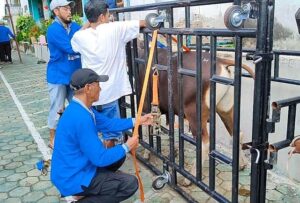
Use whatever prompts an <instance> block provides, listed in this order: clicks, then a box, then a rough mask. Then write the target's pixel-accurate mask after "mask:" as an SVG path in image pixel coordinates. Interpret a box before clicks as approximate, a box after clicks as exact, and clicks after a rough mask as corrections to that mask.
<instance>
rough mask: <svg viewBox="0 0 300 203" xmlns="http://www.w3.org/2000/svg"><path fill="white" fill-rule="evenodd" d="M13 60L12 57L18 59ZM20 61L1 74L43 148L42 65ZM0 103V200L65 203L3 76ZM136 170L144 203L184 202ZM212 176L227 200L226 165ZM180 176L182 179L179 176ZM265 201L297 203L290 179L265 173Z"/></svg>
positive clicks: (246, 185)
mask: <svg viewBox="0 0 300 203" xmlns="http://www.w3.org/2000/svg"><path fill="white" fill-rule="evenodd" d="M16 56H17V55H16V53H14V57H15V58H17V57H16ZM22 57H23V62H24V63H23V64H20V63H19V62H18V61H16V60H15V61H14V63H13V64H5V65H0V67H1V68H0V73H1V74H2V75H3V76H4V77H5V80H7V82H8V83H9V85H10V86H11V88H12V90H13V91H14V93H15V94H16V96H17V98H18V100H19V101H20V103H21V104H22V106H23V108H24V110H25V112H26V114H27V115H28V117H29V118H30V120H31V121H32V122H33V124H34V127H35V128H36V129H37V131H38V132H39V134H40V135H41V137H42V139H43V140H44V141H45V143H46V144H47V143H48V141H49V140H48V136H49V132H48V128H47V116H48V109H49V97H48V90H47V84H46V80H45V73H46V65H45V64H37V59H36V58H34V57H32V56H29V55H22ZM0 104H1V105H0V202H1V203H2V202H13V203H16V202H41V203H45V202H51V203H52V202H53V203H56V202H65V201H64V200H63V199H62V198H60V194H59V193H58V191H57V190H56V188H55V187H54V186H53V185H52V183H51V182H50V181H49V174H48V175H47V176H42V175H41V173H40V171H38V170H37V169H36V167H35V164H36V162H37V161H39V160H40V159H42V158H43V157H42V154H41V152H40V151H39V150H38V148H37V144H36V143H35V141H34V139H33V137H32V135H31V134H30V131H29V130H28V128H27V126H26V124H25V122H24V121H23V119H22V117H21V114H20V112H19V110H18V108H17V107H16V104H15V102H14V100H13V98H12V97H11V95H10V93H9V90H8V88H7V87H6V85H5V84H4V81H3V79H2V78H0ZM163 145H164V146H163V147H162V148H163V150H164V147H165V148H167V147H168V145H167V144H163ZM189 149H190V150H189ZM191 149H192V147H191V148H189V147H187V148H186V150H187V153H186V156H187V157H186V160H188V161H191V160H192V159H193V158H194V156H193V155H192V154H193V153H192V152H193V150H191ZM189 151H190V152H189ZM151 162H152V163H153V164H154V165H157V166H158V167H160V168H161V165H162V163H161V162H160V161H157V160H154V161H153V160H151ZM140 167H141V169H140V172H141V176H142V179H143V183H144V189H145V196H146V201H145V202H149V203H156V202H157V203H164V202H166V203H167V202H172V203H184V202H186V200H184V199H183V198H182V197H181V196H180V195H179V194H178V193H176V192H175V191H173V190H172V189H171V188H170V187H168V186H166V187H165V188H164V189H162V190H160V191H159V192H156V191H154V190H153V189H152V188H151V185H152V181H153V180H154V179H155V176H154V175H153V173H152V172H151V171H150V170H148V169H147V168H146V167H144V166H143V165H141V164H140ZM122 170H123V171H125V172H128V173H131V174H134V169H133V167H132V158H131V157H130V156H128V157H127V160H126V162H125V164H124V166H123V167H122ZM202 171H203V181H204V182H206V183H208V166H207V164H205V163H204V167H203V170H202ZM249 174H250V169H249V168H247V169H245V170H244V171H242V172H241V173H240V177H239V180H240V189H245V191H249V189H250V176H249ZM216 175H217V176H216V191H218V192H219V193H221V194H223V195H224V196H225V197H227V198H230V197H231V180H232V177H231V167H230V166H227V165H224V164H218V165H217V168H216ZM180 178H181V179H182V177H180V176H179V179H180ZM182 188H183V190H184V191H186V192H187V193H188V194H190V195H191V196H192V197H194V198H195V199H196V200H197V201H198V202H200V203H202V202H203V203H204V202H215V200H213V199H212V198H210V197H209V196H208V195H207V194H206V193H204V192H203V191H201V190H200V189H199V188H198V187H196V186H195V185H192V186H190V187H182ZM125 202H126V203H131V202H136V203H138V202H140V201H139V193H138V192H137V193H136V194H135V195H134V196H133V197H132V198H130V199H129V200H126V201H125ZM239 202H250V198H249V195H248V194H247V195H245V194H243V195H240V196H239ZM266 202H278V203H279V202H292V203H293V202H300V189H299V187H298V186H297V185H296V184H291V183H290V182H289V181H286V180H283V179H280V178H278V176H275V175H274V174H273V173H269V174H268V184H267V199H266Z"/></svg>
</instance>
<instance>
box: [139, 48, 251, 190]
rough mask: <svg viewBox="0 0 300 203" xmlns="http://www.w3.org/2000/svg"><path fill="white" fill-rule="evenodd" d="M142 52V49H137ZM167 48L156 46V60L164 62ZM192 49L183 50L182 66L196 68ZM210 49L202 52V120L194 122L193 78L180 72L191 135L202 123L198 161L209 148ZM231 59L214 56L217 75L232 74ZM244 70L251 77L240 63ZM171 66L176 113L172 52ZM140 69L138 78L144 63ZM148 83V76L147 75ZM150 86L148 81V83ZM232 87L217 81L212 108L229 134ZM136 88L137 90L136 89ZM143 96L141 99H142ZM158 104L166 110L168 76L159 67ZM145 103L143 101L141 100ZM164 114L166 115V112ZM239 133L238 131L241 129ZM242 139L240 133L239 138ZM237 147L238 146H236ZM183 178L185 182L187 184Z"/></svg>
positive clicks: (204, 156)
mask: <svg viewBox="0 0 300 203" xmlns="http://www.w3.org/2000/svg"><path fill="white" fill-rule="evenodd" d="M141 53H143V51H142V52H141ZM167 58H168V57H167V50H166V49H158V64H161V65H167ZM195 64H196V52H194V51H191V52H184V53H183V68H185V69H190V70H195V69H196V65H195ZM210 66H211V65H210V53H209V52H202V84H203V92H202V115H201V116H202V123H201V124H200V123H199V124H198V123H197V122H196V88H197V87H196V79H195V78H194V77H189V76H184V77H183V108H184V109H183V110H184V116H185V118H186V119H187V120H188V122H189V125H190V129H191V131H192V134H193V136H194V138H195V135H196V130H197V127H198V126H199V125H201V126H202V147H203V148H202V149H203V153H202V162H203V161H204V160H205V158H206V157H207V154H208V150H209V137H208V136H209V135H208V130H207V122H208V119H209V113H210V112H209V106H210V102H209V101H210V98H209V94H210ZM233 66H234V61H232V60H227V59H222V58H217V65H216V72H217V75H219V76H223V77H227V78H233V77H234V72H233V71H234V70H233V69H234V67H233ZM242 67H243V68H244V69H245V70H247V71H248V72H249V73H250V75H251V76H252V77H253V78H254V73H253V71H252V70H251V68H250V67H248V66H246V65H243V66H242ZM172 68H173V76H172V80H173V85H172V88H173V108H174V113H175V114H177V115H178V113H179V95H178V85H177V70H178V64H177V55H176V54H174V55H173V56H172ZM139 70H140V76H139V78H140V81H141V82H142V81H143V79H144V73H145V67H144V66H142V65H139ZM150 83H152V80H151V78H150ZM150 86H151V87H152V84H150ZM233 90H234V89H233V87H232V86H226V85H220V84H218V85H217V91H216V111H217V113H218V115H219V116H220V118H221V120H222V121H223V123H224V125H225V127H226V129H227V131H228V133H229V134H230V135H231V136H232V135H233ZM139 91H140V90H139ZM146 101H147V99H146V100H145V102H146ZM159 102H160V103H159V108H160V110H161V112H162V114H167V113H168V79H167V71H160V73H159ZM145 105H146V103H145ZM167 117H168V116H167ZM241 134H242V133H241ZM240 143H242V137H241V139H240ZM240 148H241V147H240ZM245 161H246V160H245V157H244V153H243V152H240V168H244V167H245V166H246V162H245ZM195 172H196V169H195V163H194V166H193V168H192V172H191V173H192V174H193V175H195ZM189 183H190V182H189V181H186V184H189Z"/></svg>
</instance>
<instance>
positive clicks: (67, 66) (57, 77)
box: [47, 20, 81, 85]
mask: <svg viewBox="0 0 300 203" xmlns="http://www.w3.org/2000/svg"><path fill="white" fill-rule="evenodd" d="M80 28H81V27H80V25H78V24H77V23H75V22H72V23H70V24H69V30H67V29H65V28H64V27H63V25H62V24H61V23H60V22H59V21H58V20H55V21H54V22H53V23H52V24H51V25H50V26H49V27H48V30H47V43H48V48H49V50H50V60H49V62H48V66H47V82H49V83H52V84H64V85H68V84H69V83H70V79H71V76H72V74H73V73H74V72H75V71H76V70H77V69H79V68H81V60H80V54H78V53H75V52H74V51H73V49H72V46H71V39H72V37H73V35H74V34H75V32H77V31H78V30H79V29H80Z"/></svg>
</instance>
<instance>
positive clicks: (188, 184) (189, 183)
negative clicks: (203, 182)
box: [179, 178, 192, 187]
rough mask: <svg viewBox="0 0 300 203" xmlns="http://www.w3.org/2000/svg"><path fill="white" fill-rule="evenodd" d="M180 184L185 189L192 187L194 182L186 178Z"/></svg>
mask: <svg viewBox="0 0 300 203" xmlns="http://www.w3.org/2000/svg"><path fill="white" fill-rule="evenodd" d="M179 184H180V185H181V186H183V187H188V186H191V185H192V182H191V181H190V180H189V179H186V178H184V179H183V180H182V181H181V182H180V183H179Z"/></svg>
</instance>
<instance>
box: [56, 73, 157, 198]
mask: <svg viewBox="0 0 300 203" xmlns="http://www.w3.org/2000/svg"><path fill="white" fill-rule="evenodd" d="M107 80H108V76H107V75H100V76H99V75H97V73H96V72H94V71H93V70H91V69H80V70H77V71H76V72H75V73H74V74H73V75H72V79H71V84H70V86H71V87H72V89H73V90H74V93H75V94H74V97H73V100H72V101H71V103H70V104H69V105H68V107H67V108H66V110H65V111H64V113H63V114H62V116H61V118H60V120H59V123H58V127H57V131H56V137H55V144H54V150H53V155H52V162H51V181H52V182H53V184H54V185H55V186H56V187H57V188H58V190H59V191H60V193H61V194H62V196H71V195H73V196H76V197H78V196H81V197H82V196H83V197H84V198H83V199H81V200H80V201H79V202H95V203H96V202H109V203H115V202H121V201H123V200H125V199H127V198H129V197H130V196H132V195H133V194H134V193H135V191H136V190H137V189H138V182H137V179H136V177H135V176H132V175H129V174H125V173H123V172H121V171H117V170H118V168H115V169H113V170H112V169H110V168H109V166H111V165H112V164H114V163H116V162H118V161H119V160H121V159H123V158H124V157H126V153H128V152H129V151H130V150H131V149H132V148H134V147H136V146H137V145H138V138H133V137H132V138H131V137H129V138H128V140H127V142H126V143H124V144H120V145H116V146H114V147H111V148H106V147H105V145H103V143H102V142H101V140H100V139H99V138H98V132H99V131H101V132H114V131H121V130H127V129H129V128H132V127H133V122H134V120H133V119H130V118H128V119H117V118H108V117H105V116H104V115H103V114H101V113H98V112H97V111H96V110H95V109H93V108H92V103H93V102H95V101H97V100H98V99H99V94H100V90H101V88H100V86H99V82H105V81H107ZM151 123H152V116H150V115H145V116H143V117H142V118H141V124H147V125H149V124H151Z"/></svg>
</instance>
